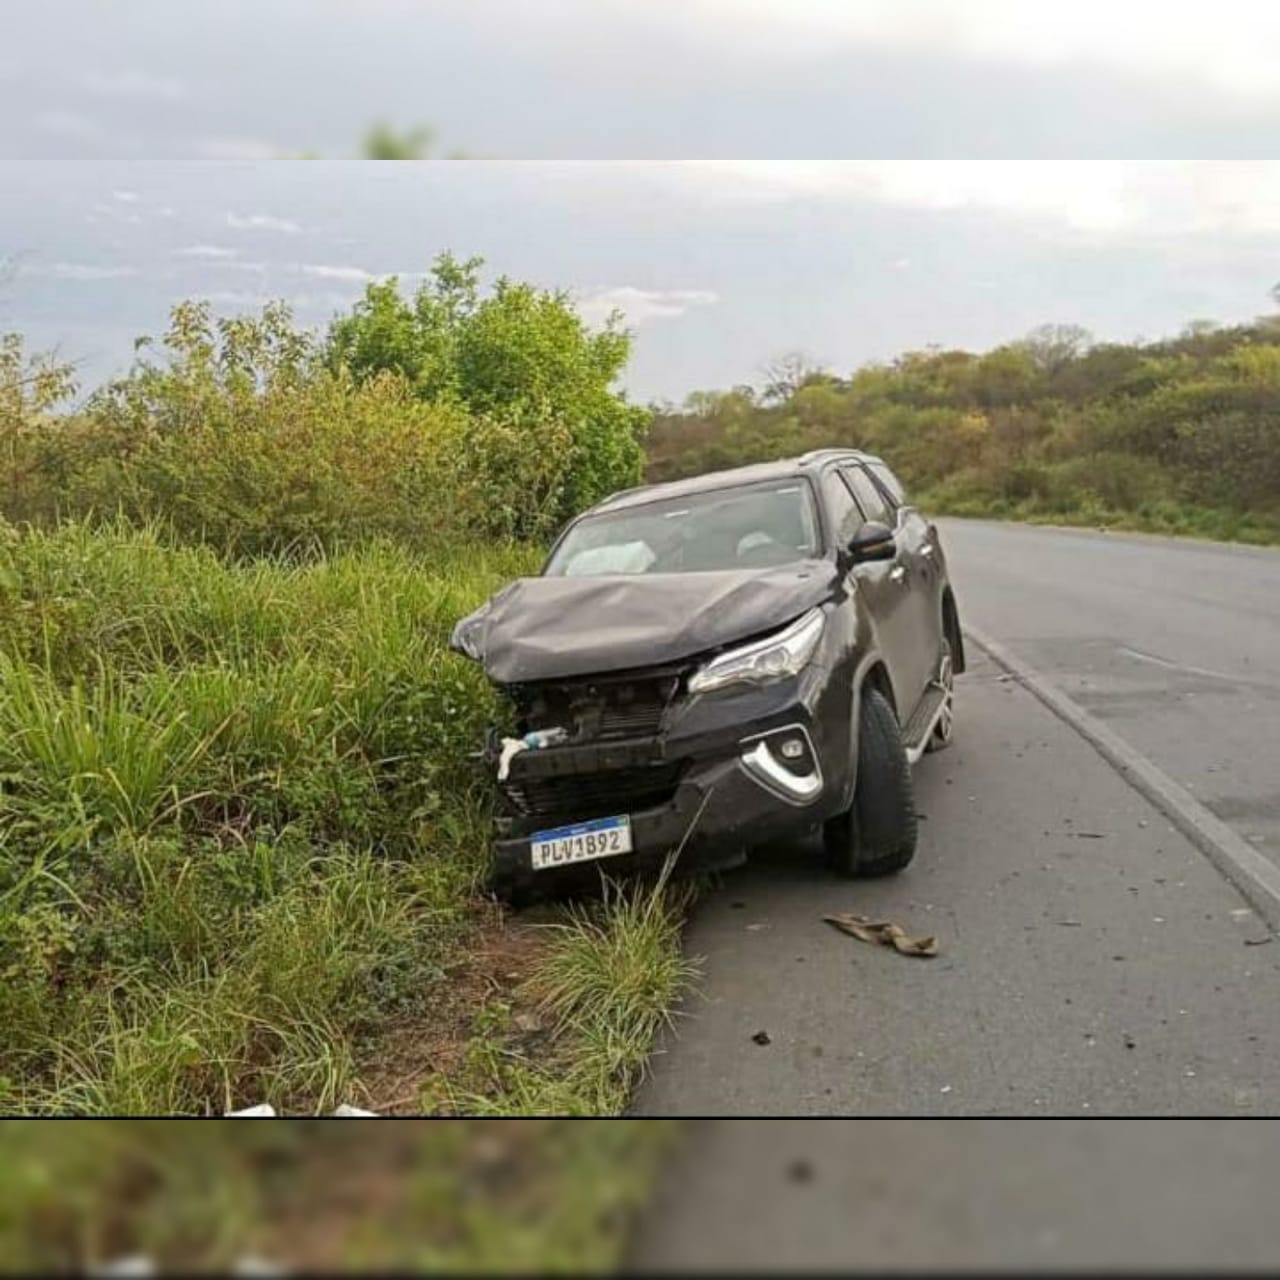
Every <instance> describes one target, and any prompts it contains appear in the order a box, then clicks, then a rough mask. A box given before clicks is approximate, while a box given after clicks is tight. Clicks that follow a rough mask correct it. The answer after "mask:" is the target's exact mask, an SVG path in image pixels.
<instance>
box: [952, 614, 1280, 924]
mask: <svg viewBox="0 0 1280 1280" xmlns="http://www.w3.org/2000/svg"><path fill="white" fill-rule="evenodd" d="M964 631H965V634H966V635H968V636H969V638H970V639H971V640H972V641H973V642H974V644H976V645H977V646H978V648H979V649H981V650H982V651H983V652H984V653H986V654H987V656H988V657H989V658H991V659H992V660H993V661H994V662H996V663H997V664H998V665H999V666H1002V667H1004V669H1005V670H1006V671H1009V672H1011V673H1012V674H1013V675H1014V676H1015V677H1016V678H1017V679H1018V681H1019V683H1021V684H1022V685H1023V686H1024V687H1025V688H1026V689H1027V690H1028V691H1029V692H1031V693H1033V694H1034V695H1035V696H1036V697H1037V698H1038V699H1039V700H1040V701H1041V702H1043V703H1044V705H1045V706H1046V707H1048V708H1049V710H1050V711H1052V712H1053V713H1054V714H1055V715H1056V716H1058V718H1059V719H1061V720H1063V721H1065V722H1066V723H1067V724H1068V725H1070V726H1071V727H1072V728H1073V729H1075V731H1076V732H1077V733H1079V734H1080V736H1081V737H1082V738H1084V739H1085V740H1086V741H1087V742H1089V743H1090V744H1091V745H1092V746H1093V747H1094V748H1095V750H1097V752H1098V753H1099V754H1100V755H1101V756H1102V757H1103V758H1104V759H1105V760H1106V761H1107V762H1108V763H1109V764H1111V765H1112V766H1113V767H1114V768H1115V769H1116V771H1117V772H1118V773H1119V774H1120V776H1121V777H1122V778H1124V779H1125V781H1126V782H1128V783H1129V785H1130V786H1131V787H1133V788H1134V790H1135V791H1138V792H1139V793H1140V794H1142V795H1143V796H1145V797H1146V799H1148V800H1149V801H1150V802H1151V803H1152V804H1153V805H1155V807H1156V808H1157V809H1159V810H1160V812H1161V813H1163V814H1164V815H1165V816H1166V817H1167V818H1169V820H1170V821H1171V822H1173V823H1174V824H1175V825H1176V826H1177V827H1178V829H1179V830H1180V831H1181V832H1182V833H1183V835H1185V836H1186V837H1187V838H1188V839H1189V840H1190V841H1191V842H1192V843H1193V844H1194V845H1195V846H1196V847H1197V848H1198V849H1199V850H1200V851H1201V852H1202V853H1204V854H1205V855H1206V856H1207V857H1208V859H1209V861H1210V862H1212V863H1213V865H1214V866H1215V867H1217V868H1218V870H1219V871H1220V872H1222V874H1223V875H1224V876H1225V877H1226V878H1227V879H1228V880H1229V881H1230V882H1231V883H1232V884H1233V885H1234V886H1235V887H1236V888H1237V889H1238V890H1239V891H1240V892H1241V893H1242V894H1243V895H1244V897H1245V899H1246V900H1247V901H1248V902H1249V903H1250V904H1251V905H1252V906H1253V907H1254V908H1255V909H1256V910H1257V911H1258V913H1259V915H1261V916H1262V918H1263V919H1264V920H1265V921H1266V922H1267V924H1268V926H1269V927H1270V928H1271V929H1272V931H1276V930H1280V867H1277V866H1276V864H1275V863H1273V862H1272V861H1271V860H1270V859H1269V858H1267V857H1265V856H1264V855H1263V854H1261V853H1259V852H1258V851H1257V850H1256V849H1255V848H1254V847H1253V846H1252V845H1250V844H1248V843H1247V842H1246V841H1245V840H1244V839H1242V838H1241V837H1240V836H1239V835H1237V834H1236V832H1235V831H1233V830H1232V829H1231V828H1230V827H1229V826H1227V824H1226V823H1225V822H1223V821H1222V819H1221V818H1219V817H1217V816H1216V815H1215V814H1213V813H1211V812H1210V811H1209V810H1208V809H1207V808H1205V806H1204V805H1203V804H1201V803H1200V801H1199V800H1197V799H1196V798H1195V797H1194V796H1193V795H1192V794H1191V792H1190V791H1188V790H1187V789H1186V788H1185V787H1184V786H1182V785H1181V784H1180V783H1178V782H1175V781H1174V780H1173V779H1172V778H1171V777H1169V775H1168V774H1166V773H1165V772H1164V771H1163V770H1161V769H1159V768H1157V767H1156V765H1155V764H1153V763H1152V762H1151V761H1150V760H1148V759H1147V757H1146V756H1144V755H1143V754H1142V753H1141V752H1140V751H1137V750H1135V749H1134V748H1133V747H1131V746H1130V745H1129V744H1128V743H1127V742H1125V740H1124V739H1123V738H1121V737H1120V736H1119V735H1118V734H1116V733H1115V732H1114V731H1113V730H1112V729H1110V728H1109V727H1108V726H1107V725H1105V724H1103V722H1102V721H1101V720H1099V719H1098V718H1097V717H1096V716H1093V715H1091V714H1090V713H1089V712H1087V711H1085V710H1084V708H1083V707H1081V706H1079V705H1078V704H1077V703H1076V702H1074V701H1073V700H1072V699H1071V698H1070V697H1068V696H1067V695H1066V694H1065V693H1063V692H1062V690H1061V689H1059V688H1058V687H1057V686H1056V685H1055V684H1053V683H1052V682H1051V681H1049V680H1048V679H1046V678H1045V677H1044V676H1042V675H1041V674H1040V673H1039V672H1038V671H1036V670H1035V669H1034V668H1033V667H1031V666H1029V665H1028V664H1027V663H1025V662H1023V660H1022V659H1021V658H1018V657H1015V656H1014V654H1012V653H1011V652H1010V651H1009V650H1008V649H1006V648H1005V647H1004V645H1002V644H1000V643H999V642H998V641H995V640H992V639H991V638H990V637H989V636H986V635H984V634H983V633H982V632H980V631H976V630H975V629H974V628H973V627H970V626H968V625H966V626H965V628H964Z"/></svg>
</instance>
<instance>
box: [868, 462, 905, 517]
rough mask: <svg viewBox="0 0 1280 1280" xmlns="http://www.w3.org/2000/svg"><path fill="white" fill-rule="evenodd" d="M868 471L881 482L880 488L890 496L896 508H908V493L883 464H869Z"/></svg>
mask: <svg viewBox="0 0 1280 1280" xmlns="http://www.w3.org/2000/svg"><path fill="white" fill-rule="evenodd" d="M867 470H868V471H870V472H871V474H872V475H873V476H875V478H876V479H877V480H879V481H880V487H881V488H882V489H883V490H884V491H885V493H887V494H888V495H889V497H890V499H891V500H892V502H893V505H894V506H895V507H903V506H906V504H907V495H906V491H905V490H904V489H903V487H902V485H901V483H899V481H898V477H897V476H895V475H894V474H893V472H892V471H890V470H889V468H888V467H886V466H885V465H884V463H883V462H871V463H868V464H867Z"/></svg>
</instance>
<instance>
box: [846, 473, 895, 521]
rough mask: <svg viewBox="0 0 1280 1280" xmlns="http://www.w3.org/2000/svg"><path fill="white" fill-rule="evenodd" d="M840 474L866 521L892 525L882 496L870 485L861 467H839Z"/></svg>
mask: <svg viewBox="0 0 1280 1280" xmlns="http://www.w3.org/2000/svg"><path fill="white" fill-rule="evenodd" d="M840 474H841V475H842V476H844V478H845V479H846V480H847V481H848V482H849V488H850V489H852V490H853V496H854V497H855V498H857V500H858V506H860V507H861V508H862V514H863V515H864V516H866V518H867V519H868V520H876V521H879V523H880V524H887V525H892V524H893V513H892V512H891V511H890V510H889V504H888V503H887V502H886V501H885V497H884V494H882V493H881V492H880V490H879V489H877V488H876V487H875V485H874V484H872V483H871V477H870V476H869V475H867V473H866V472H865V471H863V469H862V468H861V467H841V468H840Z"/></svg>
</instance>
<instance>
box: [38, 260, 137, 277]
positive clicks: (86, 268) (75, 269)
mask: <svg viewBox="0 0 1280 1280" xmlns="http://www.w3.org/2000/svg"><path fill="white" fill-rule="evenodd" d="M21 274H22V275H32V276H50V277H51V278H53V279H54V280H123V279H124V278H125V277H127V276H136V275H137V274H138V269H137V268H136V267H108V266H99V265H96V264H94V263H89V262H51V263H48V264H47V265H46V264H43V263H36V264H35V265H34V266H29V267H23V268H22V269H21Z"/></svg>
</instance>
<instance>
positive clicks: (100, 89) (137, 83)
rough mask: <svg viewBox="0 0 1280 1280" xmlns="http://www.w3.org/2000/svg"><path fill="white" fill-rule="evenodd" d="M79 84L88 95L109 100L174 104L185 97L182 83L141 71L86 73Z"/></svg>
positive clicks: (168, 77)
mask: <svg viewBox="0 0 1280 1280" xmlns="http://www.w3.org/2000/svg"><path fill="white" fill-rule="evenodd" d="M81 83H82V84H83V85H84V87H85V88H86V89H88V90H89V92H90V93H97V94H102V95H103V96H104V97H109V98H138V99H143V100H146V101H152V102H176V101H178V100H179V99H180V98H184V97H186V89H185V88H184V87H183V85H182V82H181V81H179V80H175V79H173V78H172V77H170V76H152V75H147V74H146V73H144V72H141V71H115V72H101V71H90V72H88V73H87V74H86V75H85V76H84V78H83V79H82V81H81Z"/></svg>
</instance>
